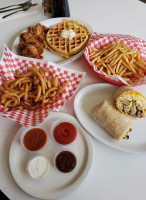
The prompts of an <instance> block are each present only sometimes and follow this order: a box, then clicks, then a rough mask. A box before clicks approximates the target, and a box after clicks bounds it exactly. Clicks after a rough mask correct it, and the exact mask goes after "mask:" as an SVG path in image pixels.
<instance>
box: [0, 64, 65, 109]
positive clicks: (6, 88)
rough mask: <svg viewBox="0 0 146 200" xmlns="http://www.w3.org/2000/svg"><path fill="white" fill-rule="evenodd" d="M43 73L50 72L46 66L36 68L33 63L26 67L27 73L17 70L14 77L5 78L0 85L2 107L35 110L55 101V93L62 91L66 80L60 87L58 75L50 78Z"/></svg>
mask: <svg viewBox="0 0 146 200" xmlns="http://www.w3.org/2000/svg"><path fill="white" fill-rule="evenodd" d="M45 73H49V74H50V73H52V71H50V70H49V69H47V68H41V69H40V70H37V67H36V66H35V65H33V66H32V67H28V70H27V73H26V74H22V73H20V72H19V71H18V72H16V73H15V75H14V77H15V79H12V80H7V81H6V82H5V83H4V84H3V85H0V91H1V96H0V104H2V105H3V109H4V110H5V109H6V108H10V109H9V110H11V111H12V110H22V109H27V110H35V109H38V108H40V107H41V108H44V109H45V105H46V104H47V103H50V104H51V103H53V102H55V100H56V98H57V94H59V93H61V92H63V91H64V90H65V88H66V87H67V86H68V84H69V81H67V82H66V83H65V84H64V85H63V86H62V87H60V86H59V81H58V77H53V78H52V79H51V80H49V79H47V78H46V75H45Z"/></svg>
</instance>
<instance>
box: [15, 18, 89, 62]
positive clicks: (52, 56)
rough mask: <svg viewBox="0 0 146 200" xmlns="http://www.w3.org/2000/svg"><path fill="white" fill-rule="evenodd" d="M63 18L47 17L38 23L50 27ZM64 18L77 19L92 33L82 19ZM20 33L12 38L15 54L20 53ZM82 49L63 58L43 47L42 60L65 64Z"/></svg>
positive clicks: (74, 57) (78, 54) (77, 56)
mask: <svg viewBox="0 0 146 200" xmlns="http://www.w3.org/2000/svg"><path fill="white" fill-rule="evenodd" d="M63 19H64V18H61V17H60V18H52V19H47V20H45V21H42V22H39V23H41V24H42V25H45V26H47V27H50V26H53V25H54V24H57V23H59V22H61V21H62V20H63ZM65 19H69V20H77V21H78V22H79V23H81V24H83V25H84V26H86V27H87V28H88V30H89V31H90V34H92V33H93V30H92V28H91V27H90V26H89V25H88V24H87V23H86V22H84V21H83V20H80V19H75V18H67V17H66V18H65ZM23 32H27V29H26V30H24V31H23ZM20 34H21V33H20ZM20 34H19V35H18V36H17V37H16V39H15V40H14V43H13V45H12V52H13V53H15V54H17V55H20V52H19V51H18V45H19V42H20ZM83 51H84V49H83V50H82V51H80V52H79V53H77V54H75V55H72V56H70V57H69V58H64V57H62V56H60V55H58V54H55V53H53V52H51V51H49V50H47V49H44V52H43V54H42V55H43V56H44V58H43V59H44V60H48V61H51V62H55V63H57V64H67V63H69V62H72V61H74V60H76V59H77V58H79V57H80V56H81V55H82V54H83Z"/></svg>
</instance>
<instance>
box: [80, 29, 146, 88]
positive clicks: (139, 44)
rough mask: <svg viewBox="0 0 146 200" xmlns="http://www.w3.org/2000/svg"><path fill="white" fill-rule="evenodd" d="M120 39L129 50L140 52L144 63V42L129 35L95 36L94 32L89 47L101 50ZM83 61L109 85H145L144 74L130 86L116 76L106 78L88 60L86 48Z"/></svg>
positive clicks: (145, 49)
mask: <svg viewBox="0 0 146 200" xmlns="http://www.w3.org/2000/svg"><path fill="white" fill-rule="evenodd" d="M120 38H121V39H122V40H121V42H124V43H125V44H126V45H127V46H129V47H130V48H131V49H135V48H137V49H138V50H139V51H140V52H141V58H142V59H143V60H144V61H146V41H144V40H142V39H139V38H136V37H134V36H130V35H121V34H97V33H96V32H94V33H93V34H92V36H91V39H90V42H89V45H90V47H91V48H102V47H103V46H104V45H107V44H113V43H115V42H116V41H117V40H118V39H120ZM84 59H85V61H86V63H87V64H88V66H89V68H91V69H92V70H93V71H94V73H96V74H97V75H98V76H99V77H101V78H103V79H105V80H106V81H109V82H111V83H114V84H117V85H129V86H136V85H142V84H146V73H145V76H144V77H143V78H141V79H140V80H137V79H136V80H135V82H134V83H133V84H132V85H130V84H128V83H127V82H126V81H125V80H124V79H122V78H121V77H120V76H117V75H110V76H108V75H107V74H106V73H105V72H103V71H99V70H98V69H97V67H96V66H95V65H94V64H93V63H92V62H91V61H90V60H89V51H88V48H87V47H86V48H85V50H84Z"/></svg>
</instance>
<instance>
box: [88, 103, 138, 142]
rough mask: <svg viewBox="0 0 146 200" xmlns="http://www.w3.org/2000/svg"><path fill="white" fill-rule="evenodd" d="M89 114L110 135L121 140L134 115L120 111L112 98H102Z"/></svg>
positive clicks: (127, 130) (126, 132)
mask: <svg viewBox="0 0 146 200" xmlns="http://www.w3.org/2000/svg"><path fill="white" fill-rule="evenodd" d="M91 116H92V117H93V119H94V120H95V121H96V122H97V123H98V124H100V125H101V126H102V127H103V128H104V129H105V130H106V131H107V132H108V133H109V134H110V135H111V136H113V137H114V138H116V139H118V140H121V139H123V138H124V137H125V136H126V135H127V134H128V132H129V130H130V128H131V126H132V124H133V122H134V119H135V118H134V117H132V116H128V115H125V114H123V113H121V112H120V111H119V110H118V109H117V108H116V106H115V104H114V101H113V100H112V99H109V100H104V101H103V102H101V103H100V104H98V105H96V106H94V107H93V108H92V109H91Z"/></svg>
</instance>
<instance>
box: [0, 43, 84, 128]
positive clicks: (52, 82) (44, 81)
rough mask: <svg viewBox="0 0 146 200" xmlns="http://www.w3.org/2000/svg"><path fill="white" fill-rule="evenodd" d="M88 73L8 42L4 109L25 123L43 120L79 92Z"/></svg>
mask: <svg viewBox="0 0 146 200" xmlns="http://www.w3.org/2000/svg"><path fill="white" fill-rule="evenodd" d="M84 75H85V73H82V72H77V71H75V70H71V69H67V68H66V67H63V66H59V65H57V64H55V63H51V62H47V61H42V60H38V59H31V58H25V57H22V56H17V55H15V54H14V53H12V52H11V51H10V50H9V49H8V48H7V47H6V46H5V47H4V53H3V57H2V59H1V61H0V112H1V115H2V116H3V117H8V118H10V119H12V120H15V121H17V122H18V123H20V124H22V125H24V126H36V125H37V124H39V123H42V122H43V121H44V119H45V118H46V117H47V116H48V115H49V113H50V112H51V111H59V110H60V109H61V108H62V107H63V106H64V105H65V103H66V102H67V101H68V100H69V99H70V98H71V97H72V96H73V94H75V92H76V90H77V89H78V87H79V85H80V82H81V80H82V78H83V77H84Z"/></svg>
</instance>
